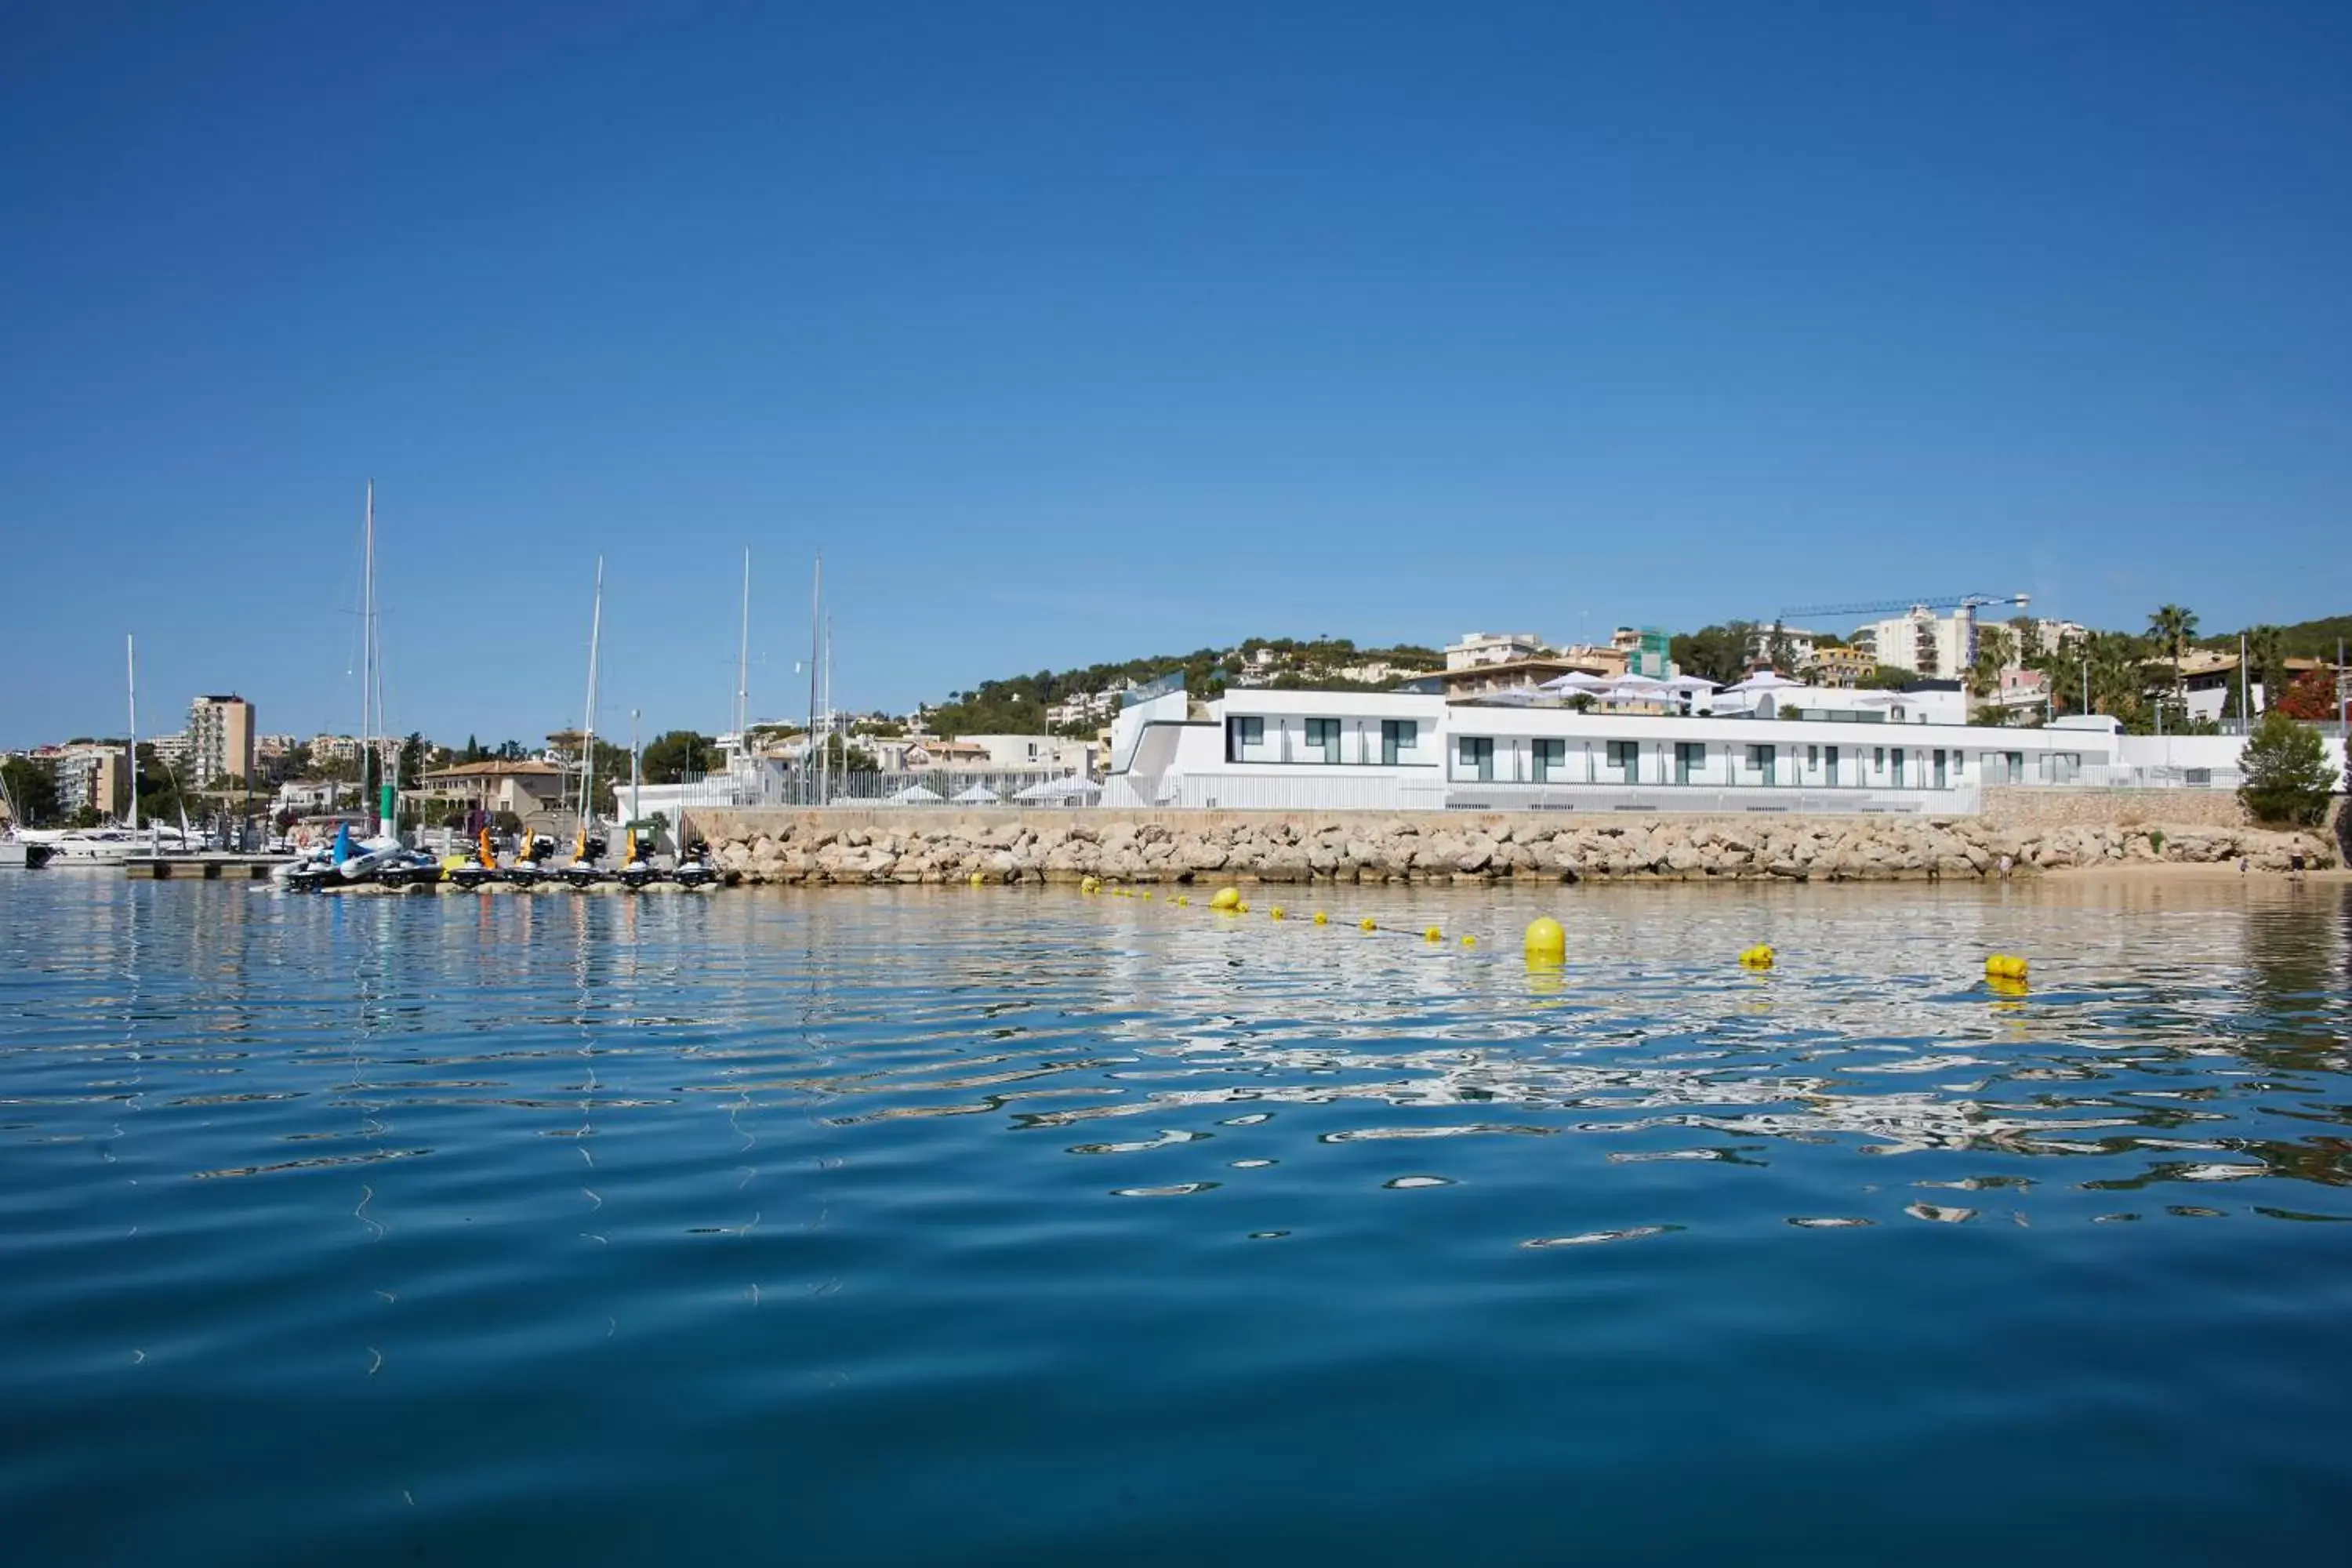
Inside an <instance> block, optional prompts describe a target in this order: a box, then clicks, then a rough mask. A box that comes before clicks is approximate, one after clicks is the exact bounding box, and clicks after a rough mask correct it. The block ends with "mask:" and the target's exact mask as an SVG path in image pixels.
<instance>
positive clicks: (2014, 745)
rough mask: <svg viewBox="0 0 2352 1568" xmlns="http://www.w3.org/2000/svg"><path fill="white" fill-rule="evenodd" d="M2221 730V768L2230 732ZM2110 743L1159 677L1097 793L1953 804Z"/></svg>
mask: <svg viewBox="0 0 2352 1568" xmlns="http://www.w3.org/2000/svg"><path fill="white" fill-rule="evenodd" d="M1776 695H1778V696H1780V697H1781V698H1784V699H1785V698H1787V697H1789V696H1800V697H1801V700H1812V699H1818V698H1821V697H1822V696H1824V695H1825V694H1822V693H1817V692H1812V691H1811V690H1810V689H1808V690H1807V691H1806V692H1804V693H1780V694H1776ZM1836 695H1837V696H1838V697H1841V698H1842V697H1846V696H1851V695H1853V694H1850V693H1843V692H1841V693H1837V694H1836ZM1906 695H1907V694H1906ZM1931 695H1937V696H1943V695H1949V696H1951V697H1953V698H1955V699H1958V693H1949V694H1931ZM2225 744H2226V745H2227V746H2228V747H2229V748H2230V758H2231V767H2232V768H2234V765H2235V756H2236V750H2235V748H2236V746H2237V745H2238V744H2239V742H2234V741H2231V742H2225ZM2125 745H2126V742H2124V740H2123V738H2122V737H2119V736H2117V735H2116V734H2115V733H2114V732H2113V731H2112V730H2110V729H2106V728H2097V727H2058V726H2053V727H2050V728H2046V729H2034V730H2023V729H2002V728H1989V727H1981V726H1971V725H1968V724H1962V723H1954V722H1942V721H1937V720H1935V719H1932V718H1920V719H1906V720H1905V721H1886V720H1885V719H1884V718H1874V716H1873V715H1872V714H1871V713H1869V712H1868V711H1867V710H1853V711H1851V712H1849V713H1847V714H1845V715H1844V716H1843V717H1829V716H1826V715H1825V716H1823V717H1817V718H1801V719H1790V718H1788V717H1786V716H1785V715H1780V716H1775V717H1772V718H1763V717H1744V716H1738V715H1724V714H1718V715H1715V716H1707V717H1685V716H1680V715H1672V714H1610V713H1597V712H1596V713H1580V712H1575V711H1572V710H1568V709H1565V708H1553V707H1524V706H1502V705H1496V706H1488V705H1485V704H1480V703H1448V702H1446V701H1445V700H1443V699H1442V698H1437V697H1429V696H1417V695H1415V696H1408V695H1402V694H1397V693H1386V692H1381V693H1370V692H1356V691H1247V692H1238V691H1229V692H1228V693H1227V694H1226V695H1225V696H1224V697H1223V699H1222V700H1219V701H1217V702H1213V703H1211V704H1209V705H1208V707H1207V709H1206V710H1205V712H1204V714H1203V715H1202V717H1199V718H1193V717H1190V716H1189V710H1188V707H1187V704H1186V702H1185V700H1184V696H1183V694H1182V693H1181V692H1174V693H1170V694H1168V695H1166V696H1163V697H1160V698H1157V699H1154V700H1151V701H1150V702H1146V703H1141V704H1139V705H1137V706H1136V707H1133V708H1130V709H1129V710H1127V711H1125V712H1124V713H1122V714H1120V715H1119V718H1118V722H1117V723H1116V724H1115V725H1114V727H1113V731H1112V754H1111V758H1110V778H1109V780H1108V785H1107V788H1106V792H1105V795H1104V804H1106V805H1185V806H1213V807H1241V808H1249V807H1268V808H1283V809H1296V810H1346V809H1351V808H1361V809H1375V810H1378V809H1389V810H1397V809H1415V808H1437V807H1458V808H1487V809H1500V808H1507V807H1538V808H1542V809H1550V810H1578V809H1589V810H1601V811H1606V810H1612V809H1618V808H1622V807H1634V808H1639V809H1644V810H1691V811H1738V810H1749V811H1771V810H1816V811H1863V812H1913V813H1940V812H1953V813H1962V812H1970V811H1974V810H1976V809H1977V808H1978V805H1979V801H1980V798H1981V796H1980V791H1981V790H1982V788H1983V786H1984V785H1986V784H2052V785H2059V784H2105V783H2108V782H2116V783H2137V782H2142V775H2141V773H2140V772H2139V769H2140V766H2141V764H2140V763H2137V762H2132V761H2127V760H2126V759H2125V758H2124V757H2122V756H2121V755H2120V754H2119V753H2120V752H2122V750H2123V748H2124V746H2125ZM2174 782H2181V783H2186V782H2189V781H2188V780H2187V779H2185V778H2182V779H2179V780H2176V781H2174ZM2213 782H2214V784H2215V786H2216V787H2219V786H2220V783H2221V781H2220V780H2219V779H2216V780H2214V781H2213ZM2231 782H2232V783H2234V779H2232V780H2231Z"/></svg>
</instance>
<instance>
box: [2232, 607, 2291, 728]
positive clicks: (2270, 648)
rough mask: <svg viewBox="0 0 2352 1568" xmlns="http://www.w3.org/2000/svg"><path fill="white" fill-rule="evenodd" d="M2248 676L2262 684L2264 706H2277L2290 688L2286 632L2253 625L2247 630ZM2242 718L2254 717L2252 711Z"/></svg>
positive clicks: (2270, 627)
mask: <svg viewBox="0 0 2352 1568" xmlns="http://www.w3.org/2000/svg"><path fill="white" fill-rule="evenodd" d="M2246 663H2247V664H2249V665H2251V666H2252V669H2251V670H2250V671H2249V672H2248V678H2249V679H2252V680H2254V681H2256V682H2258V683H2260V685H2261V686H2262V689H2263V707H2264V708H2270V707H2273V706H2274V705H2275V704H2276V703H2277V702H2278V700H2279V698H2280V697H2281V696H2283V695H2284V693H2285V691H2286V681H2285V679H2284V676H2285V675H2286V634H2285V633H2284V632H2283V631H2281V630H2280V629H2279V628H2278V627H2276V626H2253V627H2250V628H2249V629H2248V630H2247V632H2246ZM2242 717H2243V718H2246V719H2252V717H2253V715H2252V714H2251V713H2248V714H2243V715H2242Z"/></svg>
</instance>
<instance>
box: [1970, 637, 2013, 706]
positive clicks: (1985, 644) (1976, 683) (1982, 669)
mask: <svg viewBox="0 0 2352 1568" xmlns="http://www.w3.org/2000/svg"><path fill="white" fill-rule="evenodd" d="M2016 658H2017V644H2016V638H2015V637H2014V636H2013V635H2012V634H2011V632H2010V630H2009V628H2008V627H2006V626H1986V627H1984V628H1982V629H1981V630H1979V632H1978V633H1977V660H1976V663H1975V664H1973V665H1971V666H1969V689H1970V690H1971V691H1973V692H1974V693H1975V694H1976V695H1977V696H1978V697H1979V698H1984V697H1990V696H1991V695H1992V694H1993V693H1994V692H1996V691H1998V690H2000V672H2001V671H2002V670H2004V669H2007V668H2010V667H2011V665H2012V664H2014V663H2015V662H2016Z"/></svg>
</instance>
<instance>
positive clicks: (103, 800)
mask: <svg viewBox="0 0 2352 1568" xmlns="http://www.w3.org/2000/svg"><path fill="white" fill-rule="evenodd" d="M126 761H127V759H126V758H125V757H124V755H123V749H122V748H121V746H111V745H100V744H97V743H95V742H92V743H88V744H83V745H79V746H64V747H60V748H59V749H58V753H57V755H56V757H55V758H53V759H52V761H51V765H52V766H53V767H54V768H56V770H57V779H58V810H60V811H62V812H64V813H65V814H66V815H67V816H73V815H74V814H75V813H76V812H79V811H95V812H97V813H98V814H99V815H100V816H112V817H121V816H124V815H125V814H126V813H128V811H129V810H130V807H131V800H130V795H129V792H128V789H127V787H126V785H125V783H124V781H125V780H126V779H127V778H128V776H129V770H128V768H127V766H126Z"/></svg>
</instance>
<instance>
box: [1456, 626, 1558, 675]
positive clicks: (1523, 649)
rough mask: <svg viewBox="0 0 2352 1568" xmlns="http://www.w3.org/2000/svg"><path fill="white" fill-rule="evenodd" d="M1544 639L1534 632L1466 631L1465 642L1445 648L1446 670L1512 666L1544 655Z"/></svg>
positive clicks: (1463, 636) (1463, 639)
mask: <svg viewBox="0 0 2352 1568" xmlns="http://www.w3.org/2000/svg"><path fill="white" fill-rule="evenodd" d="M1543 650H1544V645H1543V639H1542V638H1540V637H1537V636H1536V635H1535V633H1533V632H1465V633H1463V634H1462V640H1461V641H1460V642H1457V643H1448V644H1446V645H1445V668H1448V669H1475V668H1478V667H1479V666H1480V665H1484V664H1512V663H1515V662H1517V660H1519V659H1523V658H1535V657H1536V655H1538V654H1539V653H1541V652H1543Z"/></svg>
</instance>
